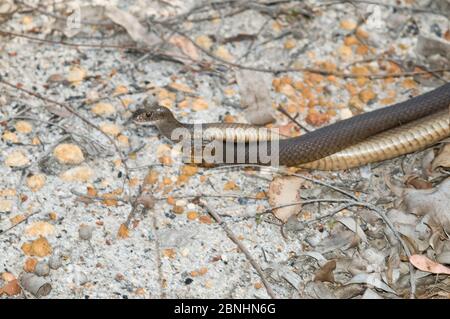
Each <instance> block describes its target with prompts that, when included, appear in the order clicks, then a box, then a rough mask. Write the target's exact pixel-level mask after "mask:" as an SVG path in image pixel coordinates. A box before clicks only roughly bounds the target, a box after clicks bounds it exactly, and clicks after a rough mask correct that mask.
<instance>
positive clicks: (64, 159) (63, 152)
mask: <svg viewBox="0 0 450 319" xmlns="http://www.w3.org/2000/svg"><path fill="white" fill-rule="evenodd" d="M53 155H54V156H55V157H56V159H57V160H58V162H60V163H61V164H70V165H76V164H80V163H81V162H83V161H84V155H83V151H82V150H81V148H80V147H79V146H78V145H75V144H70V143H63V144H59V145H58V146H56V147H55V149H54V150H53Z"/></svg>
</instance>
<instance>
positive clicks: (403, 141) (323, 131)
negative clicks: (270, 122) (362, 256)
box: [133, 83, 450, 170]
mask: <svg viewBox="0 0 450 319" xmlns="http://www.w3.org/2000/svg"><path fill="white" fill-rule="evenodd" d="M449 107H450V83H446V84H444V85H442V86H440V87H438V88H436V89H434V90H431V91H429V92H427V93H424V94H422V95H418V96H416V97H413V98H410V99H408V100H406V101H403V102H400V103H396V104H393V105H390V106H386V107H383V108H379V109H376V110H373V111H369V112H366V113H361V114H358V115H355V116H353V117H350V118H348V119H345V120H341V121H338V122H335V123H333V124H330V125H327V126H324V127H321V128H319V129H316V130H314V131H311V132H308V133H306V134H304V135H300V136H297V137H290V138H285V137H284V136H280V135H279V134H276V133H274V132H273V131H272V130H271V129H268V128H265V127H257V126H254V125H252V124H246V123H221V122H218V123H201V124H191V123H182V122H179V121H178V120H177V119H176V118H175V116H174V115H173V113H172V112H171V110H170V109H168V108H167V107H164V106H162V105H160V104H158V103H157V102H154V101H150V100H145V101H144V106H143V107H142V108H139V109H137V110H136V111H135V112H134V114H133V119H134V121H135V122H138V123H151V124H153V125H155V126H156V127H157V128H158V130H159V132H160V133H161V134H162V135H164V136H165V137H167V138H169V139H170V140H172V141H173V142H179V141H180V137H177V136H174V134H173V133H174V132H175V130H176V129H183V130H187V131H188V132H189V133H190V134H191V136H192V138H194V139H196V138H201V139H203V141H219V142H221V143H223V146H224V147H225V148H226V149H227V148H231V149H232V150H233V151H234V158H232V161H231V163H230V159H229V158H227V161H226V164H246V163H250V162H251V163H254V158H255V156H256V164H262V165H272V162H270V161H269V162H267V161H264V162H262V161H261V159H260V157H259V156H258V155H255V154H254V153H255V152H257V150H258V147H260V145H261V144H262V143H265V144H266V146H265V148H266V149H271V144H272V143H274V142H276V143H277V154H276V155H277V163H276V164H278V165H284V166H295V167H300V168H308V169H318V170H341V169H348V168H353V167H358V166H362V165H366V164H369V163H373V162H380V161H384V160H388V159H392V158H395V157H398V156H401V155H404V154H407V153H412V152H415V151H419V150H422V149H424V148H426V147H429V146H430V145H433V144H435V143H437V142H439V141H440V140H442V139H444V138H446V137H448V136H450V114H449V110H450V109H449ZM198 128H201V130H198ZM198 131H200V135H201V136H199V133H196V132H198ZM237 154H239V155H241V156H240V157H239V156H238V155H237ZM250 160H252V161H250Z"/></svg>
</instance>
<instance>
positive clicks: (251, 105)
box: [236, 70, 275, 125]
mask: <svg viewBox="0 0 450 319" xmlns="http://www.w3.org/2000/svg"><path fill="white" fill-rule="evenodd" d="M236 81H237V83H238V85H239V92H240V95H241V106H242V108H247V109H246V110H245V118H246V119H247V121H249V122H250V123H252V124H255V125H265V124H267V123H271V122H273V121H274V120H275V118H274V116H273V111H272V99H271V97H270V85H271V82H272V80H271V78H270V75H268V74H267V73H261V72H256V71H250V70H238V71H236Z"/></svg>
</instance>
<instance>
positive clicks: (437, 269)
mask: <svg viewBox="0 0 450 319" xmlns="http://www.w3.org/2000/svg"><path fill="white" fill-rule="evenodd" d="M409 262H410V263H411V264H412V265H414V267H416V268H417V269H420V270H422V271H426V272H431V273H433V274H447V275H450V268H448V267H445V266H444V265H441V264H439V263H437V262H435V261H432V260H431V259H429V258H428V257H426V256H424V255H412V256H411V257H409Z"/></svg>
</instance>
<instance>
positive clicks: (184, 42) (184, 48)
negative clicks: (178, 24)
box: [169, 35, 200, 61]
mask: <svg viewBox="0 0 450 319" xmlns="http://www.w3.org/2000/svg"><path fill="white" fill-rule="evenodd" d="M169 43H172V44H173V45H175V46H176V47H177V48H178V49H180V51H181V52H183V53H184V54H186V55H187V56H188V57H190V58H191V59H192V60H194V61H198V60H199V59H200V55H199V53H198V50H197V48H196V47H195V45H194V44H192V42H191V41H190V40H188V39H187V38H186V37H183V36H181V35H173V36H171V37H170V39H169Z"/></svg>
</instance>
